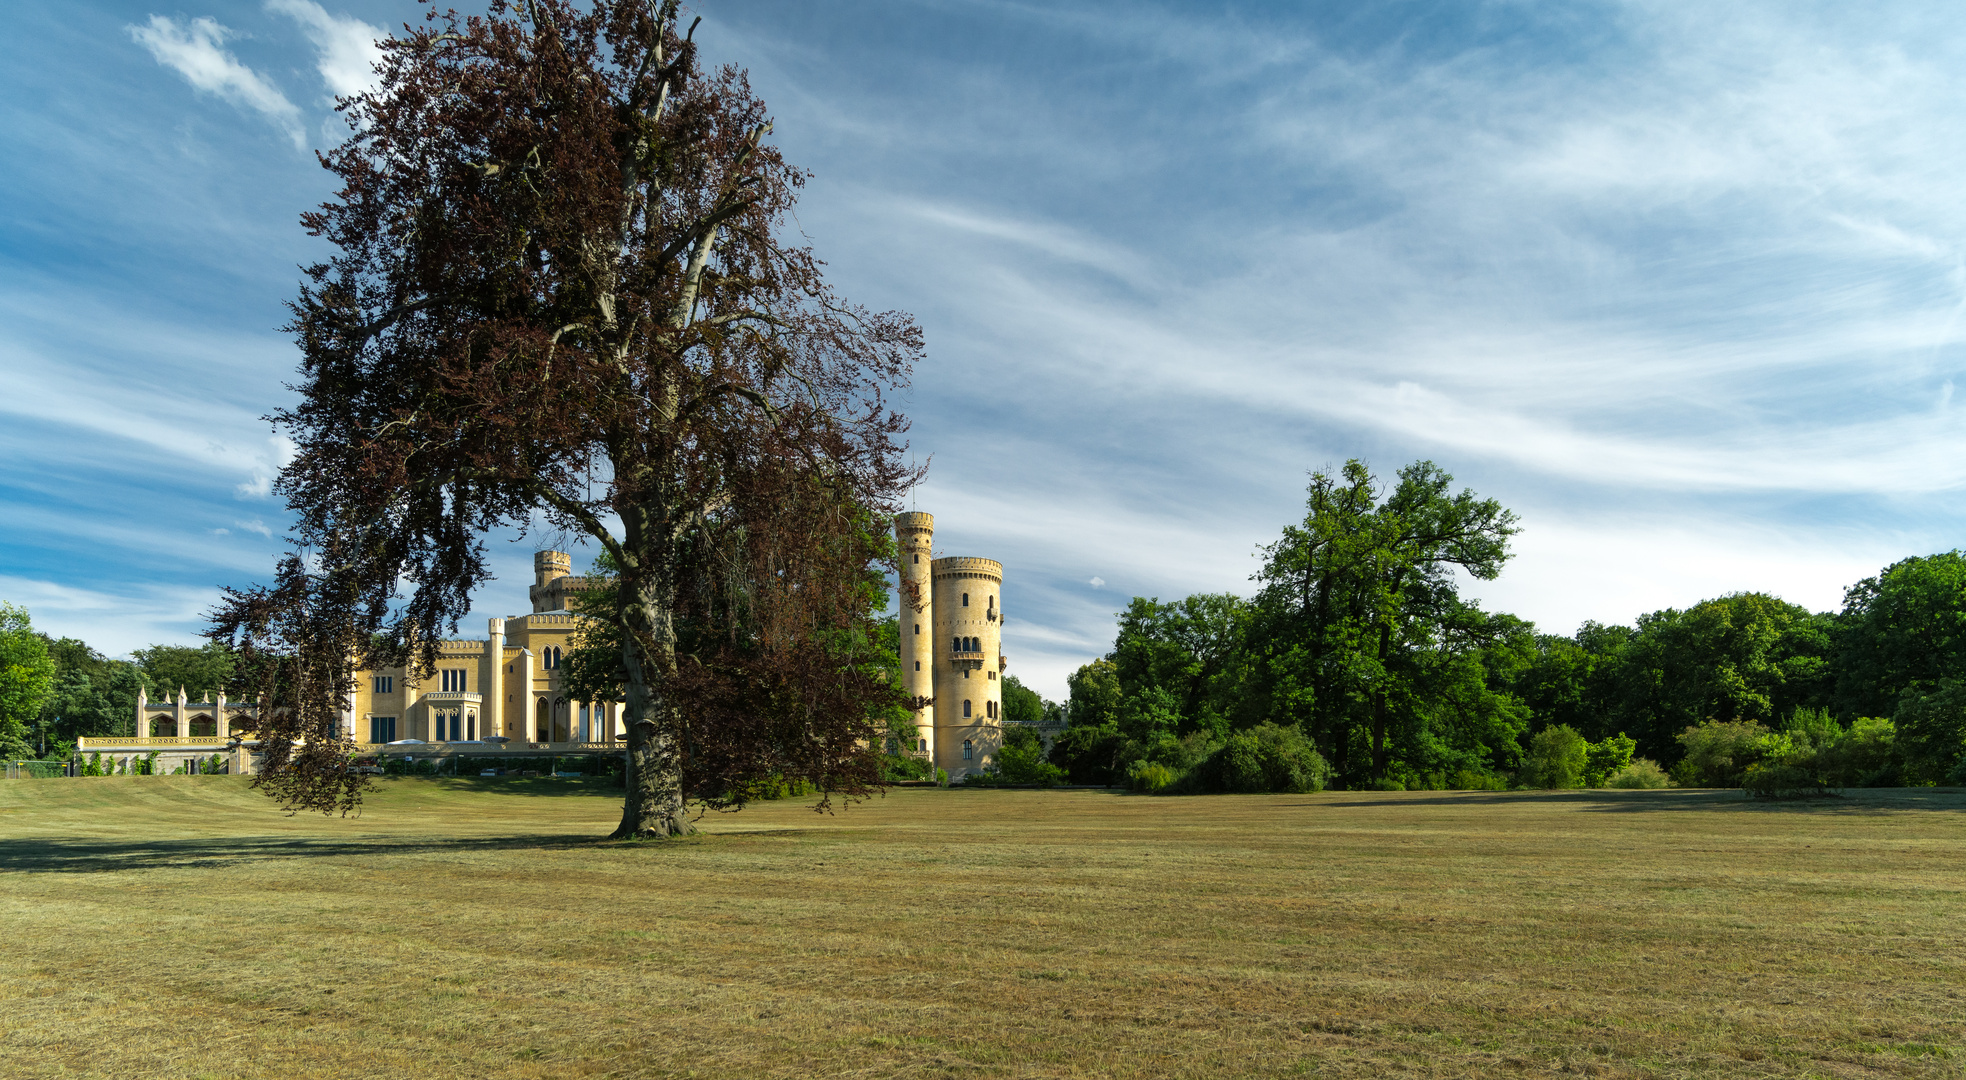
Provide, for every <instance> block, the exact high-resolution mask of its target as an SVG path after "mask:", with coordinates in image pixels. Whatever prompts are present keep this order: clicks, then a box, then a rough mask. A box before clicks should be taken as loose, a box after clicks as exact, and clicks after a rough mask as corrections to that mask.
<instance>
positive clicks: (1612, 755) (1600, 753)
mask: <svg viewBox="0 0 1966 1080" xmlns="http://www.w3.org/2000/svg"><path fill="white" fill-rule="evenodd" d="M1637 749H1638V743H1637V742H1635V741H1633V740H1632V739H1631V738H1629V737H1627V736H1626V735H1625V734H1624V733H1623V732H1620V733H1618V734H1616V735H1612V736H1609V737H1607V738H1605V739H1603V740H1600V741H1598V742H1594V743H1591V744H1590V746H1589V747H1588V748H1586V749H1585V751H1584V786H1585V787H1603V786H1604V784H1605V782H1606V781H1607V780H1609V779H1610V778H1611V777H1613V776H1616V775H1617V774H1619V773H1620V772H1623V771H1624V768H1625V766H1627V765H1629V764H1631V760H1632V752H1633V751H1635V750H1637Z"/></svg>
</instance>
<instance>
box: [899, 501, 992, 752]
mask: <svg viewBox="0 0 1966 1080" xmlns="http://www.w3.org/2000/svg"><path fill="white" fill-rule="evenodd" d="M894 538H895V540H896V542H897V545H898V546H899V548H900V554H901V559H900V562H901V565H900V567H899V571H900V574H899V583H900V592H901V595H900V598H899V602H898V604H897V605H896V606H897V610H898V623H899V626H898V629H899V630H900V638H901V650H900V651H901V677H902V678H903V679H904V680H906V683H907V687H908V692H909V693H910V694H912V695H913V696H915V697H918V698H928V699H930V701H931V702H932V704H929V705H927V706H925V707H923V708H921V709H919V710H917V711H916V712H915V745H914V746H913V747H912V748H911V749H912V750H913V751H914V752H915V753H917V754H922V755H926V756H927V757H928V758H929V760H930V761H931V762H933V763H934V764H935V766H936V767H937V768H941V769H946V770H947V771H948V773H949V778H950V779H951V780H960V779H962V778H963V777H964V776H965V775H967V774H969V773H971V772H981V771H982V770H983V769H984V768H985V767H987V766H988V765H989V764H990V762H991V761H992V760H993V759H994V758H995V757H996V753H997V750H998V748H999V747H1001V746H1002V745H1003V672H1004V669H1005V668H1006V667H1008V666H1009V662H1008V661H1007V660H1006V659H1005V658H1004V655H1003V606H1002V604H1001V603H1000V601H999V597H1000V595H1001V594H1002V592H1003V564H1002V563H1000V562H998V561H996V560H995V559H978V558H970V557H954V558H942V559H938V558H935V557H934V541H935V518H934V516H933V515H930V514H920V513H908V514H899V515H896V517H895V519H894Z"/></svg>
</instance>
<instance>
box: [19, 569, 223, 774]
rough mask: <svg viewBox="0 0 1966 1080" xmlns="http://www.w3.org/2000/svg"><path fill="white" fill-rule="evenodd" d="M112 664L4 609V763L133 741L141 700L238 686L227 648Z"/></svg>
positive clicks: (175, 648)
mask: <svg viewBox="0 0 1966 1080" xmlns="http://www.w3.org/2000/svg"><path fill="white" fill-rule="evenodd" d="M130 655H131V657H132V659H129V660H112V659H110V658H108V657H106V656H104V655H103V654H102V653H100V652H98V651H97V650H95V649H93V648H91V647H90V646H89V645H88V643H87V642H83V641H79V640H77V639H75V638H68V637H64V638H56V637H50V636H48V635H47V634H43V633H41V632H39V631H37V630H35V629H34V625H33V623H32V621H31V620H30V618H29V615H28V613H27V611H26V610H24V609H22V608H19V607H15V606H13V605H11V604H0V756H4V757H5V758H7V759H9V760H13V759H24V758H56V759H66V758H67V757H69V756H70V754H71V752H72V751H73V750H74V748H75V740H76V739H78V738H81V737H82V736H86V735H112V736H114V735H125V736H127V735H135V734H141V733H139V732H137V731H136V711H137V693H138V691H139V690H142V691H143V693H145V694H146V695H147V696H148V697H149V698H150V700H151V701H159V700H164V699H175V698H176V697H177V693H178V688H179V687H183V688H184V690H185V692H186V693H188V694H189V695H190V696H191V698H192V700H194V701H196V700H206V701H209V700H211V696H212V695H213V694H215V693H217V692H218V691H220V690H223V689H226V688H227V687H230V686H231V685H232V684H233V681H234V674H235V670H234V669H235V666H236V665H235V662H234V657H233V655H232V653H231V651H230V650H228V649H226V648H225V647H224V646H222V645H217V644H207V645H204V646H201V647H191V646H185V645H152V646H150V647H149V648H146V649H138V650H136V651H135V652H133V653H131V654H130Z"/></svg>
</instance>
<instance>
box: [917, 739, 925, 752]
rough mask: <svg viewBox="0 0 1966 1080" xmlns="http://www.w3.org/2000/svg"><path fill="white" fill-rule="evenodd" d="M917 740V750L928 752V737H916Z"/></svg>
mask: <svg viewBox="0 0 1966 1080" xmlns="http://www.w3.org/2000/svg"><path fill="white" fill-rule="evenodd" d="M915 742H916V743H917V744H918V745H917V746H916V747H915V749H917V750H921V751H924V752H926V751H927V750H928V740H927V739H916V740H915Z"/></svg>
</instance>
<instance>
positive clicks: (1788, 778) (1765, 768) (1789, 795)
mask: <svg viewBox="0 0 1966 1080" xmlns="http://www.w3.org/2000/svg"><path fill="white" fill-rule="evenodd" d="M1741 787H1742V788H1743V789H1745V790H1746V791H1747V793H1748V794H1749V795H1751V796H1753V797H1755V798H1757V799H1799V798H1805V797H1808V796H1811V795H1828V794H1831V789H1830V786H1829V785H1828V784H1826V783H1824V782H1823V778H1822V777H1821V776H1820V775H1818V774H1817V772H1816V771H1815V770H1814V769H1810V768H1808V767H1806V766H1802V765H1789V764H1785V763H1783V762H1781V761H1779V760H1772V761H1757V762H1755V763H1754V764H1752V765H1750V766H1748V767H1747V771H1746V772H1744V773H1742V774H1741Z"/></svg>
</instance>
